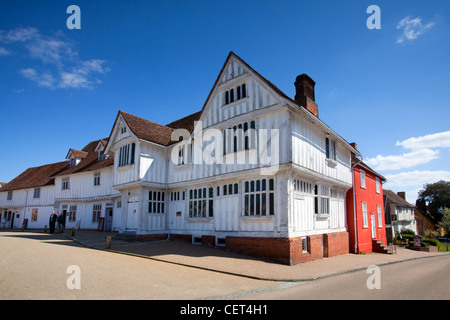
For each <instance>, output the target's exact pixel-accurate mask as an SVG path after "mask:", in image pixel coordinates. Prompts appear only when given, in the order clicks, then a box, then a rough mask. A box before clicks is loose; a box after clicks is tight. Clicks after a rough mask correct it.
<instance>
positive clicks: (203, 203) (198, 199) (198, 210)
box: [187, 186, 214, 218]
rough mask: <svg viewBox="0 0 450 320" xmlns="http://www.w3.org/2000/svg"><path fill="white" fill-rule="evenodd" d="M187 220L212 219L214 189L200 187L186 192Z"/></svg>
mask: <svg viewBox="0 0 450 320" xmlns="http://www.w3.org/2000/svg"><path fill="white" fill-rule="evenodd" d="M187 196H188V202H189V208H188V216H189V218H212V217H214V188H213V187H211V186H209V187H201V188H195V189H190V190H189V191H188V194H187Z"/></svg>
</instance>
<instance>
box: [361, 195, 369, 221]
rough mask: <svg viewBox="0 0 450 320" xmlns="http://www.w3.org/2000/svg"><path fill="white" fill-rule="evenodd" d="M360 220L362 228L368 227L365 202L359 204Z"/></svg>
mask: <svg viewBox="0 0 450 320" xmlns="http://www.w3.org/2000/svg"><path fill="white" fill-rule="evenodd" d="M361 210H362V218H363V228H368V227H369V222H368V217H367V202H365V201H362V202H361Z"/></svg>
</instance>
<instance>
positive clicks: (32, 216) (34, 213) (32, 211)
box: [31, 208, 38, 221]
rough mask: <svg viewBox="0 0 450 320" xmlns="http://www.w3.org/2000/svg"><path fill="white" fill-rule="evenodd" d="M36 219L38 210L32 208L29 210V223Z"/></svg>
mask: <svg viewBox="0 0 450 320" xmlns="http://www.w3.org/2000/svg"><path fill="white" fill-rule="evenodd" d="M37 219H38V209H37V208H33V209H31V221H37Z"/></svg>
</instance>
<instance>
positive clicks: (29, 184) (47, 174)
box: [1, 161, 69, 192]
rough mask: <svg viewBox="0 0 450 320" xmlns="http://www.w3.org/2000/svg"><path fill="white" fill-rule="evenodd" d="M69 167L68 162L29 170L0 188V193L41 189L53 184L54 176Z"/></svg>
mask: <svg viewBox="0 0 450 320" xmlns="http://www.w3.org/2000/svg"><path fill="white" fill-rule="evenodd" d="M68 166H69V161H63V162H57V163H51V164H46V165H43V166H40V167H34V168H29V169H27V170H25V171H24V172H23V173H21V174H20V175H19V176H17V177H16V178H14V179H13V180H12V181H11V182H9V183H7V184H5V185H4V186H2V188H1V191H2V192H3V191H10V190H19V189H27V188H36V187H43V186H49V185H53V184H55V176H56V175H57V174H58V173H59V172H61V171H63V170H64V169H66V168H67V167H68Z"/></svg>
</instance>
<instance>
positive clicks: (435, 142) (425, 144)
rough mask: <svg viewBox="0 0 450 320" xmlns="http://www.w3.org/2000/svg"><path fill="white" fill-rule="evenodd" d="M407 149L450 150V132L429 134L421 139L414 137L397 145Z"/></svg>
mask: <svg viewBox="0 0 450 320" xmlns="http://www.w3.org/2000/svg"><path fill="white" fill-rule="evenodd" d="M396 145H397V146H402V147H404V148H406V149H411V150H417V149H422V148H450V131H446V132H440V133H434V134H429V135H426V136H421V137H417V138H415V137H412V138H409V139H406V140H404V141H402V142H398V141H397V143H396Z"/></svg>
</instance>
